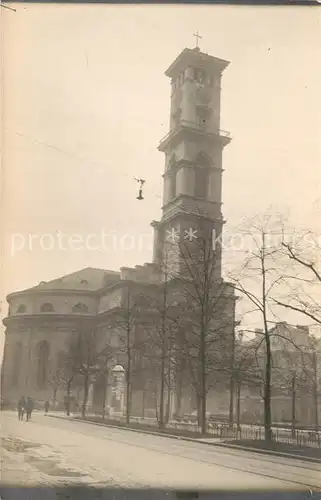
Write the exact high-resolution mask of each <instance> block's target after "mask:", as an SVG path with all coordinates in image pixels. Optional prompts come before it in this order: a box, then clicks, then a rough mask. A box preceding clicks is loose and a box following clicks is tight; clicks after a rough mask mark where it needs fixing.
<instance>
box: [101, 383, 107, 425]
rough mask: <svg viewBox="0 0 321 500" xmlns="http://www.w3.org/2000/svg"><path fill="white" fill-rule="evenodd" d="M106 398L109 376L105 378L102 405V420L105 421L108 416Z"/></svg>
mask: <svg viewBox="0 0 321 500" xmlns="http://www.w3.org/2000/svg"><path fill="white" fill-rule="evenodd" d="M106 396H107V375H106V374H105V373H104V376H103V405H102V419H103V420H104V419H105V414H106Z"/></svg>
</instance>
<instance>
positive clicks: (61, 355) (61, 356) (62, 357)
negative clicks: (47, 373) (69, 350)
mask: <svg viewBox="0 0 321 500" xmlns="http://www.w3.org/2000/svg"><path fill="white" fill-rule="evenodd" d="M56 363H57V369H58V370H59V371H62V370H63V369H64V366H65V363H66V353H65V351H59V352H58V355H57V361H56Z"/></svg>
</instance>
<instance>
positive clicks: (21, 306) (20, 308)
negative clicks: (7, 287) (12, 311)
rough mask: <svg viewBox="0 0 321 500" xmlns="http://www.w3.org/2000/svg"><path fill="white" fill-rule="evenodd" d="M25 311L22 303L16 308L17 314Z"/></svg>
mask: <svg viewBox="0 0 321 500" xmlns="http://www.w3.org/2000/svg"><path fill="white" fill-rule="evenodd" d="M25 312H26V306H25V305H24V304H20V305H19V306H18V309H17V314H23V313H25Z"/></svg>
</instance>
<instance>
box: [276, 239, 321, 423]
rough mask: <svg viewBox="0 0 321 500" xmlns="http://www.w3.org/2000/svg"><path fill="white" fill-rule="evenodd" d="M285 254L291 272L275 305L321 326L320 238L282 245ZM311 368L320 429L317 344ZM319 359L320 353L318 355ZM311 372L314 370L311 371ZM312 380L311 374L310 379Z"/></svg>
mask: <svg viewBox="0 0 321 500" xmlns="http://www.w3.org/2000/svg"><path fill="white" fill-rule="evenodd" d="M282 249H283V253H284V254H285V256H286V257H287V259H288V260H289V261H290V262H291V264H292V267H291V272H290V273H287V276H286V285H287V289H286V293H285V294H284V298H277V299H275V303H276V304H277V305H278V306H281V307H283V308H285V309H287V310H290V311H293V312H295V313H299V314H301V315H303V316H304V317H305V318H307V319H308V320H310V321H311V320H312V322H313V325H316V326H318V327H319V326H320V325H321V302H320V291H321V268H320V262H321V248H320V243H319V240H318V238H316V237H315V235H313V233H311V232H310V231H309V232H307V233H305V234H303V235H301V236H300V238H297V239H296V241H290V242H288V241H285V240H283V241H282ZM310 352H311V365H312V374H313V375H312V380H313V384H312V386H313V389H312V393H313V399H314V408H315V426H316V428H318V427H319V415H318V407H319V375H318V349H317V342H316V341H315V342H314V343H313V345H311V349H310ZM319 356H320V353H319ZM310 372H311V370H310ZM309 377H310V378H311V374H310V375H309Z"/></svg>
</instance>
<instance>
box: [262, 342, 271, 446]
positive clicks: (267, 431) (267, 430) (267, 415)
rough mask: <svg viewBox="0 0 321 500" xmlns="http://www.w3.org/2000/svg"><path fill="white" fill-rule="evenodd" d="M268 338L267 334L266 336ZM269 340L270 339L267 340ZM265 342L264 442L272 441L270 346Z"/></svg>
mask: <svg viewBox="0 0 321 500" xmlns="http://www.w3.org/2000/svg"><path fill="white" fill-rule="evenodd" d="M266 336H268V333H267V334H266ZM269 340H270V339H269ZM269 340H268V341H267V342H266V361H265V381H264V396H263V401H264V437H265V441H269V442H270V441H272V414H271V413H272V412H271V359H272V357H271V346H270V342H269Z"/></svg>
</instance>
